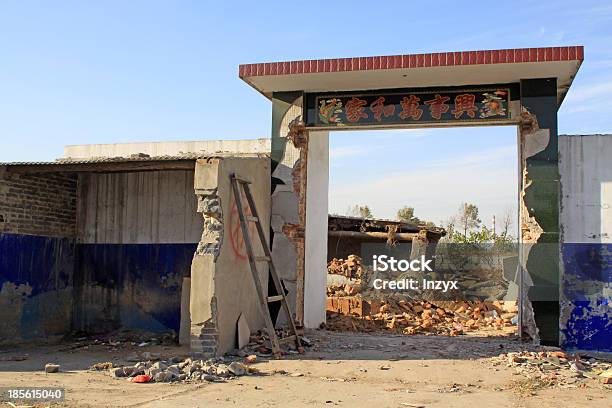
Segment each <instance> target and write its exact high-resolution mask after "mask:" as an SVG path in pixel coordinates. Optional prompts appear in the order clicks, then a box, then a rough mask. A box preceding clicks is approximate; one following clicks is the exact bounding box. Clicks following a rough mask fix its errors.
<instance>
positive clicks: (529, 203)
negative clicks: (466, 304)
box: [519, 78, 560, 345]
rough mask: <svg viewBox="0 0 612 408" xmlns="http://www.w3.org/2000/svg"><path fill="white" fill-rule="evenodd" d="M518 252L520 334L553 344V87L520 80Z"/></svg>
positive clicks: (556, 284) (555, 165) (541, 81)
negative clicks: (519, 271)
mask: <svg viewBox="0 0 612 408" xmlns="http://www.w3.org/2000/svg"><path fill="white" fill-rule="evenodd" d="M521 109H522V113H521V123H520V125H519V147H520V149H519V151H520V153H519V160H520V171H521V178H520V186H519V187H520V189H519V191H520V194H519V217H520V243H521V245H520V249H519V263H520V268H521V274H520V281H521V284H520V286H521V291H522V294H523V295H522V296H521V322H520V324H521V333H522V334H523V335H526V336H528V337H531V339H532V340H534V341H536V342H538V341H541V342H542V343H543V344H548V345H558V343H559V330H558V326H559V268H560V263H559V164H558V155H559V154H558V140H557V139H558V137H557V84H556V79H554V78H545V79H529V80H523V81H521Z"/></svg>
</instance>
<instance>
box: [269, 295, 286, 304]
mask: <svg viewBox="0 0 612 408" xmlns="http://www.w3.org/2000/svg"><path fill="white" fill-rule="evenodd" d="M279 300H283V295H276V296H268V303H272V302H278V301H279Z"/></svg>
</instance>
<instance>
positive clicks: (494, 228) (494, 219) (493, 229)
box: [493, 214, 495, 236]
mask: <svg viewBox="0 0 612 408" xmlns="http://www.w3.org/2000/svg"><path fill="white" fill-rule="evenodd" d="M493 236H495V214H493Z"/></svg>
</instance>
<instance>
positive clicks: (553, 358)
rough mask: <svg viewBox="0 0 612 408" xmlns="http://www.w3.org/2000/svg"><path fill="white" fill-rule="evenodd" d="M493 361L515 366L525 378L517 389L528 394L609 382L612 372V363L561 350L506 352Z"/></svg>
mask: <svg viewBox="0 0 612 408" xmlns="http://www.w3.org/2000/svg"><path fill="white" fill-rule="evenodd" d="M491 362H492V365H493V366H500V365H505V366H506V367H512V368H514V369H515V372H516V374H517V375H520V376H521V377H522V378H521V379H520V380H518V381H516V382H515V383H514V388H515V389H516V390H517V391H518V392H519V393H523V394H528V395H532V394H533V393H535V392H536V391H537V390H538V389H541V388H548V387H561V388H578V387H584V386H586V385H587V384H589V383H590V384H592V381H593V380H595V381H597V382H599V383H601V384H608V382H607V381H606V379H608V378H610V375H612V363H611V362H607V361H603V360H600V359H596V358H594V357H588V356H581V355H580V354H569V353H566V352H564V351H561V350H552V351H521V352H510V353H504V354H500V355H499V356H497V357H493V358H491Z"/></svg>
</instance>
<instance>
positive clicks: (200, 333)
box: [190, 157, 280, 355]
mask: <svg viewBox="0 0 612 408" xmlns="http://www.w3.org/2000/svg"><path fill="white" fill-rule="evenodd" d="M232 174H236V175H237V176H238V177H240V178H243V179H246V180H249V181H251V183H252V184H251V185H250V187H251V192H252V194H253V198H254V201H255V205H256V209H257V212H258V215H259V219H260V221H261V223H262V227H263V230H264V232H265V234H266V237H267V239H269V231H270V201H271V200H270V159H269V158H267V157H266V158H263V157H260V158H256V157H251V158H238V157H235V158H231V157H228V158H211V159H207V160H198V163H197V165H196V174H195V182H194V187H195V192H196V195H197V196H198V212H200V213H202V216H203V219H204V228H203V231H202V234H201V238H200V242H199V244H198V247H197V250H196V251H195V255H194V256H193V262H192V266H191V300H190V302H191V306H190V310H191V351H192V353H193V354H194V355H221V354H223V353H225V352H227V351H230V350H232V349H234V348H235V347H236V336H237V333H236V331H237V330H236V327H237V322H238V318H239V317H240V315H242V314H243V315H244V316H245V317H246V320H247V322H248V325H249V328H250V330H251V331H256V330H258V329H260V328H262V327H264V319H263V314H262V312H261V303H260V300H259V297H258V296H257V291H256V289H255V284H254V282H253V278H252V274H251V270H250V267H249V261H248V259H247V252H246V246H245V243H244V238H243V235H242V231H241V228H240V221H239V217H238V207H237V205H236V200H235V197H234V193H233V191H232V187H231V183H230V176H231V175H232ZM242 201H243V208H244V209H245V212H246V214H247V215H249V214H248V210H247V206H248V205H247V203H246V198H245V197H244V195H243V199H242ZM249 232H250V236H251V240H252V242H253V248H254V251H255V254H256V255H257V256H261V255H263V252H262V248H261V244H260V243H259V239H258V237H257V231H256V229H255V224H254V223H249ZM257 266H258V272H259V276H260V280H261V282H262V286H263V289H264V291H265V290H266V289H267V287H268V265H267V263H266V262H257ZM277 269H279V271H280V267H279V266H278V265H277Z"/></svg>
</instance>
